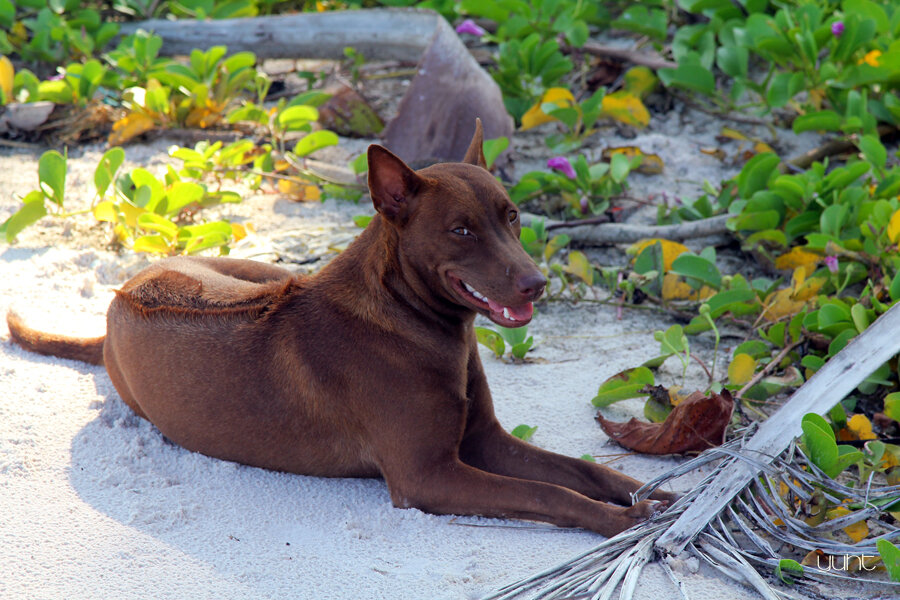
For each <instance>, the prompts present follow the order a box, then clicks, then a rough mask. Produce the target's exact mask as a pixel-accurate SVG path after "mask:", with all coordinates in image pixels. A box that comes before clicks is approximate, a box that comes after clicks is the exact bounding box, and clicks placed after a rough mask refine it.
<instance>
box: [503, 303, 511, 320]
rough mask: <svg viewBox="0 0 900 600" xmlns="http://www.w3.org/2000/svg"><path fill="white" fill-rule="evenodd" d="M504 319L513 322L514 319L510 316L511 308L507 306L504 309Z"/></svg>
mask: <svg viewBox="0 0 900 600" xmlns="http://www.w3.org/2000/svg"><path fill="white" fill-rule="evenodd" d="M503 318H505V319H509V320H510V321H512V317H510V316H509V308H507V307H506V306H504V307H503Z"/></svg>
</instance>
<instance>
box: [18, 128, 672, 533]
mask: <svg viewBox="0 0 900 600" xmlns="http://www.w3.org/2000/svg"><path fill="white" fill-rule="evenodd" d="M481 144H482V133H481V124H480V122H479V123H478V124H477V127H476V133H475V137H474V138H473V140H472V143H471V145H470V148H469V151H468V152H467V153H466V159H465V160H466V161H467V162H466V163H452V164H439V165H434V166H432V167H428V168H426V169H422V170H421V171H412V170H411V169H409V168H408V167H407V166H406V165H405V164H404V163H403V162H402V161H400V159H398V158H396V157H395V156H393V155H392V154H391V153H390V152H388V151H387V150H385V149H384V148H381V147H380V146H372V147H370V149H369V188H370V192H371V195H372V199H373V203H374V204H375V207H376V209H377V211H378V215H376V216H375V217H374V218H373V219H372V222H371V223H370V225H369V226H368V227H367V228H366V230H365V231H363V233H362V234H361V235H360V236H359V238H358V239H357V240H356V241H355V242H354V243H353V244H351V245H350V247H349V248H347V250H345V251H344V252H343V253H341V254H340V255H339V256H338V257H337V258H335V259H334V260H333V261H332V262H331V263H330V264H329V265H328V266H326V267H325V268H324V269H322V271H321V272H319V273H318V274H316V275H313V276H310V277H297V276H294V275H292V274H291V273H290V272H289V271H286V270H284V269H281V268H278V267H274V266H270V265H264V264H260V263H255V262H251V261H243V260H233V259H213V258H183V257H179V258H172V259H168V260H164V261H161V262H159V263H157V264H155V265H153V266H151V267H149V268H148V269H146V270H144V271H142V272H141V273H140V274H138V275H137V276H136V277H135V278H133V279H132V280H130V281H129V282H127V283H126V284H125V286H124V287H123V288H122V289H121V290H120V291H119V292H118V293H117V294H116V297H115V299H114V300H113V302H112V304H111V305H110V309H109V312H108V315H107V335H106V336H105V338H96V339H93V340H80V339H76V338H67V337H63V336H51V335H47V334H43V333H40V332H36V331H34V330H32V329H29V328H27V327H25V326H24V324H23V323H22V322H21V320H20V319H19V318H18V317H17V316H16V315H14V314H12V313H10V314H9V316H8V317H7V319H8V323H9V328H10V332H11V335H12V338H13V339H14V340H15V341H16V342H17V343H19V344H21V345H22V346H23V347H25V348H27V349H29V350H33V351H36V352H42V353H45V354H54V355H57V356H64V357H67V358H75V359H77V360H85V361H87V362H93V363H96V364H99V363H100V362H101V360H100V352H101V351H102V363H103V364H105V366H106V369H107V372H108V373H109V376H110V378H111V379H112V382H113V384H114V385H115V387H116V389H117V390H118V391H119V393H120V395H121V396H122V399H123V400H124V401H125V402H126V403H127V404H128V405H129V406H130V407H131V408H132V409H133V410H134V411H135V412H136V413H137V414H139V415H140V416H142V417H144V418H146V419H148V420H150V421H151V422H153V423H154V424H155V425H156V426H157V427H158V428H159V429H160V431H162V433H163V434H165V435H166V436H167V437H169V438H170V439H172V440H173V441H175V442H176V443H178V444H180V445H182V446H183V447H185V448H187V449H189V450H194V451H197V452H202V453H204V454H207V455H209V456H214V457H218V458H222V459H226V460H233V461H237V462H241V463H245V464H249V465H255V466H259V467H265V468H269V469H275V470H280V471H288V472H292V473H302V474H306V475H320V476H379V475H380V476H383V477H384V479H385V481H386V482H387V485H388V488H389V490H390V494H391V498H392V500H393V502H394V504H395V505H396V506H399V507H418V508H420V509H422V510H426V511H429V512H435V513H453V514H479V515H485V516H493V517H513V518H523V519H534V520H540V521H547V522H550V523H555V524H557V525H560V526H571V527H583V528H586V529H591V530H594V531H597V532H599V533H602V534H604V535H612V534H614V533H617V532H619V531H621V530H623V529H625V528H627V527H630V526H631V525H633V524H635V523H637V522H639V521H641V520H643V519H645V518H647V517H648V516H649V515H650V514H651V513H652V512H653V511H654V510H657V509H658V508H660V507H664V506H665V505H666V503H667V502H668V501H670V500H671V499H672V498H673V496H672V495H671V494H669V493H667V492H656V493H655V494H654V495H653V496H651V498H653V499H655V500H658V501H662V502H653V501H644V502H641V503H638V504H636V505H634V506H628V505H629V504H630V494H631V493H632V492H634V491H635V490H636V489H637V488H638V487H639V486H640V483H639V482H638V481H635V480H634V479H632V478H630V477H628V476H626V475H624V474H622V473H619V472H617V471H615V470H612V469H609V468H607V467H604V466H601V465H596V464H593V463H589V462H587V461H583V460H580V459H574V458H569V457H565V456H561V455H558V454H553V453H551V452H546V451H544V450H541V449H539V448H536V447H534V446H531V445H530V444H527V443H525V442H522V441H521V440H519V439H517V438H515V437H513V436H511V435H509V434H508V433H506V431H505V430H504V429H503V428H502V427H501V426H500V424H499V422H498V421H497V419H496V417H495V416H494V409H493V405H492V401H491V395H490V391H489V389H488V385H487V381H486V379H485V376H484V371H483V369H482V366H481V361H480V359H479V356H478V349H477V342H476V339H475V333H474V327H473V320H474V317H475V314H476V312H480V313H482V314H484V315H486V316H488V317H489V318H491V319H492V320H495V321H496V322H498V323H501V324H507V325H516V324H520V323H518V322H511V321H510V320H509V319H510V318H516V317H515V315H518V316H519V318H520V321H521V322H522V323H524V322H527V320H529V319H530V315H531V309H530V306H531V304H530V303H531V302H532V301H533V300H535V299H536V298H537V297H538V296H540V294H541V292H542V291H543V287H544V283H545V280H544V278H543V276H541V274H540V272H539V271H538V270H537V268H536V267H535V265H534V263H533V262H532V261H531V259H530V258H529V257H528V256H527V255H526V254H525V253H524V251H523V250H522V248H521V245H520V244H519V241H518V235H519V229H520V226H519V221H518V218H517V213H516V208H515V206H514V205H513V204H512V203H511V202H510V201H509V197H508V196H507V194H506V192H505V191H504V190H503V187H502V186H501V185H500V184H499V183H497V181H496V180H495V179H494V178H493V177H492V176H491V175H490V173H488V172H487V171H486V170H485V169H484V168H483V167H484V156H483V154H482V153H481ZM469 288H474V289H475V290H478V291H479V293H480V294H482V295H483V296H487V297H488V298H490V299H491V302H493V303H494V305H493V306H489V304H490V303H489V302H488V301H487V300H484V301H482V300H479V299H478V297H476V296H473V295H470V293H469V292H467V291H466V290H467V289H469ZM501 305H502V306H503V307H506V308H507V309H508V310H509V313H508V315H509V316H507V313H505V312H504V311H500V310H499V309H497V308H496V307H497V306H501ZM501 313H503V314H501ZM149 357H152V360H151V359H150V358H149Z"/></svg>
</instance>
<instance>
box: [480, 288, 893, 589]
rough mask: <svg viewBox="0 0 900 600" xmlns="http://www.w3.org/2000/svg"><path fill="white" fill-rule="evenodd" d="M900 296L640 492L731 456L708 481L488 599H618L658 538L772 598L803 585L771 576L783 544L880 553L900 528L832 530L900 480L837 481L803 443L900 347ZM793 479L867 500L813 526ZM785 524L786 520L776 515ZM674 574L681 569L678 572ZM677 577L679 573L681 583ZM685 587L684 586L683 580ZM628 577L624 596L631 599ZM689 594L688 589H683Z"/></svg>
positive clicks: (809, 490) (837, 497)
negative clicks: (776, 395)
mask: <svg viewBox="0 0 900 600" xmlns="http://www.w3.org/2000/svg"><path fill="white" fill-rule="evenodd" d="M898 330H900V304H897V305H894V306H893V307H892V308H890V309H889V310H888V311H887V312H886V313H884V314H883V315H882V316H881V317H880V318H879V319H878V320H877V321H875V322H874V323H873V324H872V325H871V326H870V327H869V328H868V329H866V330H865V331H864V332H863V333H862V334H860V335H859V336H857V337H856V338H855V339H853V340H852V341H851V342H850V343H849V344H848V345H847V346H846V347H845V348H844V349H843V350H841V351H840V352H839V353H838V354H836V355H835V356H834V357H833V358H832V359H831V360H830V361H828V363H826V365H825V366H824V367H822V368H821V369H820V370H819V371H818V372H817V373H816V374H815V375H813V377H811V378H810V379H809V381H807V382H806V383H805V384H804V385H803V386H801V387H800V388H799V389H798V390H797V391H796V392H794V394H793V395H792V396H791V398H790V399H789V400H788V401H787V402H786V403H785V404H784V405H783V406H782V407H781V408H780V409H778V411H776V412H775V413H774V414H773V415H772V416H771V417H770V418H769V419H768V420H767V421H765V422H764V423H762V424H761V425H760V426H759V427H758V429H757V430H756V431H755V432H754V433H752V435H751V433H750V432H749V431H748V432H746V433H745V434H744V435H742V436H741V437H739V438H737V439H734V440H731V441H730V442H728V443H727V444H725V445H723V446H721V447H719V448H711V449H709V450H706V451H705V452H703V453H702V454H701V455H699V456H698V457H697V458H695V459H693V460H691V461H688V462H686V463H684V464H682V465H680V466H678V467H677V468H675V469H673V470H671V471H669V472H668V473H665V474H663V475H662V476H660V477H658V478H656V479H654V480H653V481H650V482H648V483H647V484H646V485H645V486H644V487H643V488H641V489H640V490H638V492H637V494H635V496H636V500H637V499H641V498H645V497H647V496H649V494H650V493H651V492H652V490H654V489H655V488H657V487H659V486H660V485H662V484H663V483H665V482H667V481H670V480H673V479H675V478H677V477H679V476H681V475H683V474H685V473H687V472H689V471H691V470H694V469H696V468H697V467H699V466H701V465H705V464H708V463H710V462H713V461H717V460H720V461H721V462H720V463H719V465H718V466H717V467H716V469H715V470H714V471H713V472H712V473H710V475H709V476H707V477H706V479H704V480H703V481H702V482H701V483H700V484H699V485H697V486H695V487H694V488H693V489H691V490H690V491H689V492H688V493H686V494H685V495H684V496H683V497H682V498H680V499H679V500H678V501H677V502H676V503H675V504H674V505H673V506H672V507H671V508H670V509H669V510H668V511H666V512H665V513H663V514H662V515H657V516H655V517H653V518H651V519H649V520H648V521H646V522H644V523H642V524H640V525H638V526H636V527H633V528H632V529H629V530H628V531H624V532H622V533H620V534H619V535H617V536H615V537H612V538H610V539H608V540H606V541H604V542H602V543H601V544H599V545H598V546H596V547H595V548H593V549H591V550H589V551H587V552H585V553H583V554H581V555H579V556H576V557H574V558H572V559H570V560H568V561H566V562H564V563H562V564H560V565H557V566H555V567H552V568H550V569H547V570H546V571H543V572H542V573H538V574H536V575H534V576H532V577H529V578H526V579H523V580H521V581H518V582H516V583H513V584H511V585H508V586H506V587H504V588H503V589H501V590H499V591H498V592H496V593H494V594H492V595H491V596H488V597H487V598H485V599H484V600H501V599H502V600H511V599H512V598H524V597H528V598H535V599H538V598H553V597H560V596H562V597H579V598H581V597H584V598H610V597H611V595H612V593H613V592H614V591H615V589H616V586H617V585H618V584H619V583H620V582H621V581H622V580H624V581H626V583H628V582H633V581H635V580H636V578H637V577H638V575H639V573H640V570H641V569H642V568H643V566H644V564H645V563H646V562H647V558H648V557H649V554H648V550H647V548H648V547H650V546H651V545H652V547H653V548H654V549H655V551H656V554H657V557H662V556H663V555H666V554H670V555H677V554H679V553H681V551H682V550H684V549H688V550H689V551H690V552H691V553H693V554H695V555H696V556H698V557H700V558H701V559H703V560H704V561H706V562H708V563H709V564H710V565H712V566H713V567H714V568H716V569H718V570H720V571H722V572H723V573H724V574H726V575H728V576H729V577H731V578H733V579H735V580H737V581H739V582H741V583H743V584H746V585H749V586H752V587H753V588H754V589H756V590H757V591H758V592H759V593H760V594H761V595H762V596H763V597H764V598H767V599H780V598H787V597H793V596H794V593H793V592H790V591H786V590H782V589H776V588H774V587H772V586H771V585H769V583H768V581H767V580H766V579H765V578H764V577H763V576H762V575H761V572H766V573H767V572H769V571H770V570H772V569H774V568H775V567H776V566H778V564H779V561H780V560H781V558H787V557H782V556H780V555H779V554H778V552H777V551H776V550H775V548H783V547H784V546H785V545H787V546H790V547H791V548H793V549H795V550H796V551H802V552H808V551H814V550H821V551H823V552H825V553H826V554H829V555H850V556H860V555H862V554H867V555H877V554H878V552H877V549H876V547H875V543H876V541H877V540H879V539H889V540H893V539H897V538H900V528H897V527H895V526H893V525H888V524H885V523H880V526H881V528H882V529H883V530H884V533H880V534H879V535H878V536H877V537H873V538H866V539H863V540H860V541H859V542H858V543H855V544H846V543H842V542H840V541H839V540H836V539H835V538H834V537H833V536H831V535H830V532H831V531H832V530H834V529H837V528H842V527H846V526H848V525H850V524H852V523H855V522H858V521H862V520H865V519H868V518H872V517H877V516H878V515H880V514H881V513H882V512H883V511H884V508H885V507H887V506H890V505H891V504H893V503H894V502H896V501H898V500H900V486H882V487H872V486H871V485H869V486H863V487H859V488H854V487H848V486H845V485H843V484H841V483H839V482H837V481H834V480H833V479H831V478H830V477H828V476H827V475H825V474H824V473H823V472H822V471H821V470H819V469H818V468H817V467H816V466H815V465H814V464H812V463H811V462H810V461H808V460H807V459H806V457H805V456H803V454H802V452H800V451H799V449H798V448H797V447H796V446H795V442H794V440H795V438H796V437H797V436H798V435H800V433H801V419H802V417H803V415H805V414H807V413H810V412H815V413H818V414H824V413H825V412H827V411H828V410H829V409H831V407H832V406H834V405H835V404H837V403H838V402H839V401H840V400H842V399H843V398H844V396H845V395H846V394H847V393H849V392H850V391H851V390H853V389H854V388H855V387H856V386H857V385H859V383H860V382H862V381H863V379H865V378H866V377H867V376H868V375H869V374H870V373H872V372H873V371H874V370H875V369H876V368H877V367H879V366H880V365H881V364H883V363H884V362H885V361H887V360H888V359H890V358H891V357H893V356H894V355H895V354H897V353H898V352H900V337H898V336H897V335H896V331H898ZM782 486H784V487H786V488H787V489H788V490H789V494H791V495H792V497H796V498H800V499H803V500H809V499H811V498H812V496H813V494H814V493H818V494H823V495H824V497H825V498H826V499H827V500H829V501H830V502H832V503H834V504H840V503H842V502H844V503H847V502H849V503H853V504H860V505H862V506H864V507H865V508H863V509H860V510H856V511H853V512H851V513H850V514H848V515H846V516H844V517H840V518H839V519H833V520H830V521H827V522H825V523H823V524H822V525H819V526H811V525H808V524H807V523H806V522H805V521H803V520H801V519H799V518H796V517H795V516H794V515H793V514H791V512H790V510H789V509H788V508H787V507H786V506H785V503H784V500H783V499H782V498H781V497H780V496H779V495H778V491H779V490H781V489H783V487H782ZM775 520H780V521H781V523H783V525H779V526H776V525H774V524H773V521H775ZM668 572H669V574H670V577H672V578H673V581H675V579H674V574H672V573H671V572H670V571H668ZM807 579H810V580H818V581H827V580H829V579H831V580H834V579H849V580H852V581H856V582H859V581H876V582H877V583H879V584H883V585H891V586H900V584H898V583H894V582H888V581H884V580H869V579H866V578H864V577H862V576H859V577H848V576H847V575H842V574H840V572H838V571H834V570H828V569H819V568H814V567H811V566H807V567H804V574H803V578H802V579H799V578H798V582H797V585H798V586H804V585H807V582H806V580H807ZM676 584H677V582H676ZM679 589H680V586H679ZM630 591H631V588H630V587H629V585H625V586H623V592H624V593H623V594H621V595H620V596H619V597H620V598H622V599H623V600H626V599H629V598H631V595H630ZM682 593H683V592H682Z"/></svg>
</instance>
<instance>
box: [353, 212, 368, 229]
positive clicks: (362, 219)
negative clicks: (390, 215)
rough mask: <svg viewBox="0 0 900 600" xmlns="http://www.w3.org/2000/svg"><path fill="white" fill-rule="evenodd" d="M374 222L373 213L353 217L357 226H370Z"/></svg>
mask: <svg viewBox="0 0 900 600" xmlns="http://www.w3.org/2000/svg"><path fill="white" fill-rule="evenodd" d="M371 222H372V215H356V216H354V217H353V223H354V225H356V226H357V227H368V225H369V223H371Z"/></svg>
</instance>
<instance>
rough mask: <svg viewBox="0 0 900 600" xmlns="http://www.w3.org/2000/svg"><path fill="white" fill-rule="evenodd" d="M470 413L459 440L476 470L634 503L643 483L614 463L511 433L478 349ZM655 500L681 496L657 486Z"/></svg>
mask: <svg viewBox="0 0 900 600" xmlns="http://www.w3.org/2000/svg"><path fill="white" fill-rule="evenodd" d="M468 376H469V382H468V389H467V394H468V396H469V401H470V405H469V414H468V419H467V424H466V431H465V433H464V435H463V439H462V442H461V444H460V458H461V459H462V460H463V461H464V462H466V463H467V464H470V465H472V466H474V467H476V468H479V469H483V470H485V471H489V472H491V473H496V474H498V475H506V476H509V477H518V478H522V479H530V480H534V481H543V482H547V483H552V484H555V485H559V486H562V487H565V488H569V489H571V490H574V491H576V492H578V493H580V494H584V495H585V496H587V497H589V498H592V499H594V500H604V501H610V502H616V503H618V504H623V505H626V506H628V505H630V504H631V493H632V492H634V491H635V490H637V489H638V488H639V487H641V485H643V484H642V483H641V482H640V481H638V480H636V479H634V478H632V477H629V476H627V475H625V474H624V473H620V472H618V471H616V470H614V469H611V468H609V467H606V466H603V465H598V464H596V463H592V462H589V461H586V460H582V459H580V458H572V457H569V456H563V455H561V454H556V453H554V452H548V451H546V450H542V449H540V448H538V447H536V446H533V445H531V444H529V443H527V442H524V441H522V440H520V439H519V438H517V437H515V436H512V435H510V434H509V433H507V432H506V431H505V430H504V429H503V427H502V426H501V425H500V423H499V422H498V421H497V418H496V417H495V416H494V406H493V402H492V400H491V392H490V389H489V388H488V385H487V380H486V378H485V376H484V372H483V370H482V366H481V361H480V359H479V357H478V353H477V349H476V350H475V352H474V353H471V354H470V356H469V364H468ZM650 498H651V499H652V500H660V501H666V502H674V501H675V500H676V499H677V498H678V495H677V494H673V493H671V492H666V491H663V490H656V491H655V492H654V493H653V494H652V495H651V496H650Z"/></svg>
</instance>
